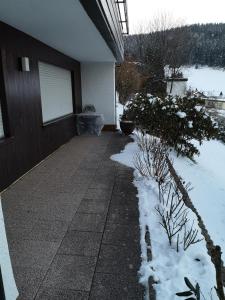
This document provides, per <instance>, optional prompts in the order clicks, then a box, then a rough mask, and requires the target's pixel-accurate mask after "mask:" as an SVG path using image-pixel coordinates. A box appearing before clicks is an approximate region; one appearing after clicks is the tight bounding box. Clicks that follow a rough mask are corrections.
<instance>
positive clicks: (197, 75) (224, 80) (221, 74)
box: [182, 66, 225, 96]
mask: <svg viewBox="0 0 225 300" xmlns="http://www.w3.org/2000/svg"><path fill="white" fill-rule="evenodd" d="M182 72H183V74H184V77H187V78H188V82H187V88H189V87H191V88H192V89H196V88H197V89H198V90H199V91H202V92H205V93H206V94H207V95H208V96H219V94H220V92H222V93H223V95H224V96H225V70H224V69H220V68H210V67H208V66H202V67H201V66H200V67H199V68H198V69H195V67H194V66H191V67H183V68H182Z"/></svg>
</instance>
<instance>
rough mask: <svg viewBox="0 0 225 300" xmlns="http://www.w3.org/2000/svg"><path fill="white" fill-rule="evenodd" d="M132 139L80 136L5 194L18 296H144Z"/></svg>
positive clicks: (42, 299) (25, 299)
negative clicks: (126, 156)
mask: <svg viewBox="0 0 225 300" xmlns="http://www.w3.org/2000/svg"><path fill="white" fill-rule="evenodd" d="M127 142H128V139H127V138H125V137H122V136H120V135H119V134H118V133H104V134H103V135H102V136H101V137H75V138H73V139H72V140H71V141H70V142H68V143H67V144H66V145H64V146H62V147H61V148H59V149H58V150H57V151H56V152H54V153H53V155H51V156H49V157H48V158H47V159H46V160H44V161H43V162H42V163H41V164H39V165H38V166H37V167H36V168H34V169H33V170H31V171H30V172H29V173H27V174H26V175H25V176H24V177H23V178H21V179H20V180H19V181H18V182H16V183H15V184H14V185H12V186H11V187H10V188H9V189H8V190H7V191H5V192H4V193H3V195H2V198H3V212H4V216H5V223H6V231H7V236H8V242H9V248H10V255H11V259H12V264H13V269H14V274H15V278H16V283H17V286H18V289H19V292H20V296H19V299H20V300H33V299H35V300H53V299H54V300H73V299H76V300H81V299H82V300H86V299H90V300H94V299H98V300H105V299H107V300H111V299H113V300H115V299H122V300H125V299H135V300H138V299H143V289H142V287H141V286H140V285H139V284H138V275H137V272H138V269H139V267H140V249H139V226H138V209H137V198H136V190H135V188H134V186H133V185H132V183H131V182H132V179H133V178H132V170H131V169H129V168H126V167H124V166H122V165H119V164H118V163H115V162H113V161H111V160H110V156H111V155H112V154H114V153H117V152H119V151H120V150H121V149H122V148H123V147H124V145H125V144H126V143H127Z"/></svg>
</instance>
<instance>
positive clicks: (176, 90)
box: [166, 80, 187, 97]
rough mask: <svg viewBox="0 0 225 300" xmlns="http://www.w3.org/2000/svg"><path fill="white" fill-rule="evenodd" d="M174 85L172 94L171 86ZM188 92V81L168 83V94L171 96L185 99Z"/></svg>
mask: <svg viewBox="0 0 225 300" xmlns="http://www.w3.org/2000/svg"><path fill="white" fill-rule="evenodd" d="M172 84H173V87H172V91H171V92H170V89H171V85H172ZM186 91H187V81H175V80H174V81H173V82H172V81H167V88H166V92H167V94H171V95H173V96H181V97H183V96H184V95H185V94H186Z"/></svg>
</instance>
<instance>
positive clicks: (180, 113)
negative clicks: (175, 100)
mask: <svg viewBox="0 0 225 300" xmlns="http://www.w3.org/2000/svg"><path fill="white" fill-rule="evenodd" d="M176 115H177V116H178V117H179V118H181V119H184V118H186V116H187V115H186V113H185V112H183V111H178V112H177V113H176Z"/></svg>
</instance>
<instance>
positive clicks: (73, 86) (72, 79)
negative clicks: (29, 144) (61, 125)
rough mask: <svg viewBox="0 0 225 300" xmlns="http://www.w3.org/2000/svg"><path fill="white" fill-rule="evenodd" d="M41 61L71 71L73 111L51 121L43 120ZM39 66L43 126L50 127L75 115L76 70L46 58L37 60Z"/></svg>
mask: <svg viewBox="0 0 225 300" xmlns="http://www.w3.org/2000/svg"><path fill="white" fill-rule="evenodd" d="M39 63H45V64H48V65H52V66H55V67H58V68H61V69H65V70H67V71H69V72H70V80H71V92H72V107H73V111H72V112H71V113H68V114H65V115H62V116H59V117H56V118H54V119H51V120H49V121H44V120H43V105H42V98H41V80H40V71H39ZM37 68H38V79H39V88H40V106H41V126H42V127H43V128H45V127H48V126H50V125H53V124H55V123H58V122H60V121H63V120H66V119H69V118H71V117H75V111H76V110H75V103H76V99H75V98H76V97H75V82H74V70H71V69H69V68H66V67H65V66H61V65H58V64H54V63H52V62H49V61H46V60H38V61H37Z"/></svg>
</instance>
